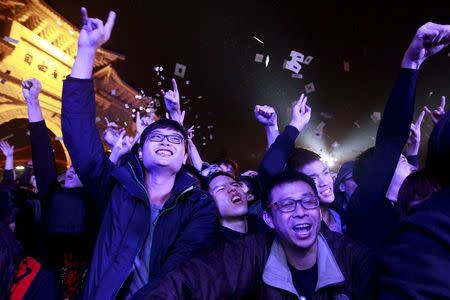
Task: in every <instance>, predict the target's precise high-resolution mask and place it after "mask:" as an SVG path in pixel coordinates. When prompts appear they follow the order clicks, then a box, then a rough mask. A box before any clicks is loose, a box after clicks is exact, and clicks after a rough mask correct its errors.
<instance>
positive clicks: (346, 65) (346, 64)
mask: <svg viewBox="0 0 450 300" xmlns="http://www.w3.org/2000/svg"><path fill="white" fill-rule="evenodd" d="M344 71H345V72H350V63H349V62H348V61H344Z"/></svg>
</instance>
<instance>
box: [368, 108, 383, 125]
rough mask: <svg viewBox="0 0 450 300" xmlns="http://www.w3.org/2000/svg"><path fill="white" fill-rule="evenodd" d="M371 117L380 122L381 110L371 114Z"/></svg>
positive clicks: (375, 121)
mask: <svg viewBox="0 0 450 300" xmlns="http://www.w3.org/2000/svg"><path fill="white" fill-rule="evenodd" d="M370 118H371V119H372V121H373V122H374V123H375V124H376V123H378V122H380V120H381V112H379V111H375V112H373V113H372V115H370Z"/></svg>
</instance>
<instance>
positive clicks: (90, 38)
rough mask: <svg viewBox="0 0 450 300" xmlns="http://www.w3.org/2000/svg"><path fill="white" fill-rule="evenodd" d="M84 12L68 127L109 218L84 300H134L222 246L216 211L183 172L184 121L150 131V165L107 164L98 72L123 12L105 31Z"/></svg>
mask: <svg viewBox="0 0 450 300" xmlns="http://www.w3.org/2000/svg"><path fill="white" fill-rule="evenodd" d="M81 12H82V21H83V27H82V29H81V32H80V35H79V39H78V53H77V56H76V59H75V62H74V65H73V68H72V74H71V75H70V77H68V78H67V79H66V80H65V81H64V87H63V96H62V103H63V104H62V106H63V107H62V128H63V137H64V142H65V144H66V146H67V149H68V151H69V154H70V156H71V158H72V161H73V165H74V167H75V170H76V172H77V174H78V175H79V177H80V179H81V181H82V182H83V184H84V185H85V186H86V188H87V189H88V190H89V191H90V192H91V194H92V195H94V196H95V197H94V199H95V200H96V201H97V202H98V205H99V206H100V207H102V211H103V219H102V224H101V227H100V232H99V234H98V237H97V242H96V246H95V250H94V255H93V258H92V261H91V265H90V269H89V273H88V276H87V278H86V280H85V283H84V287H83V299H112V298H116V297H119V298H120V297H125V298H129V297H131V296H132V295H133V294H134V293H135V292H136V291H137V290H138V289H140V288H141V287H142V286H144V285H145V284H154V283H157V282H158V279H159V278H160V276H162V275H164V274H165V273H167V272H169V271H170V270H172V269H174V268H176V267H177V266H178V265H179V264H180V263H181V262H183V261H184V260H185V259H186V258H188V257H191V256H192V255H193V254H195V253H197V251H199V250H200V249H201V248H204V247H208V246H210V245H211V244H212V243H214V239H215V232H216V211H215V206H214V202H213V201H211V200H210V199H209V197H208V195H207V194H206V193H205V192H203V191H201V190H199V189H198V188H197V187H196V186H195V180H194V179H193V178H192V177H190V176H189V175H187V174H185V173H184V172H180V169H181V166H182V164H183V163H184V162H185V160H186V158H187V157H186V141H187V135H186V131H185V130H184V128H183V127H182V126H181V125H180V124H179V123H178V122H176V121H173V120H167V119H164V120H159V121H156V122H153V123H152V124H151V125H149V126H148V127H147V128H146V129H145V130H144V131H143V132H142V134H141V137H140V151H141V152H142V161H141V160H140V159H139V157H138V155H137V154H135V153H130V154H129V155H128V156H127V158H126V162H125V163H123V164H121V166H120V167H117V166H116V165H115V164H114V163H112V162H111V161H110V160H109V159H108V158H107V156H106V154H105V152H104V150H103V146H102V144H101V141H100V138H99V136H98V132H97V128H96V125H95V98H94V97H95V91H94V85H93V80H92V69H93V63H94V57H95V52H96V50H97V49H98V48H99V47H100V46H101V45H102V44H104V43H105V42H106V41H107V40H108V39H109V37H110V34H111V31H112V28H113V25H114V20H115V13H114V12H110V14H109V17H108V20H107V22H106V23H105V24H103V22H102V21H101V20H99V19H93V18H89V17H88V16H87V11H86V9H85V8H82V10H81Z"/></svg>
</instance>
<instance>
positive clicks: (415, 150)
mask: <svg viewBox="0 0 450 300" xmlns="http://www.w3.org/2000/svg"><path fill="white" fill-rule="evenodd" d="M424 116H425V111H424V110H422V112H421V113H420V115H419V117H418V118H417V121H416V123H412V124H411V129H410V132H409V138H408V141H407V142H406V144H407V145H408V147H407V150H406V155H408V156H409V155H417V154H419V147H420V134H421V130H420V126H421V125H422V121H423V118H424Z"/></svg>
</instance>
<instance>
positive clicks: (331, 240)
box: [145, 171, 374, 300]
mask: <svg viewBox="0 0 450 300" xmlns="http://www.w3.org/2000/svg"><path fill="white" fill-rule="evenodd" d="M263 206H264V210H265V211H264V215H263V217H264V221H265V222H266V224H267V225H268V226H269V227H271V228H272V229H273V231H274V233H275V236H273V235H272V234H268V233H260V234H255V235H247V236H245V237H243V238H242V239H240V240H236V241H234V242H233V243H223V244H219V245H218V246H217V247H215V248H214V249H212V250H210V251H208V252H207V253H205V254H203V255H201V256H199V257H196V258H193V259H190V260H188V261H185V262H184V263H183V264H182V265H181V266H180V267H179V268H178V269H176V270H174V271H172V272H170V273H169V274H167V275H166V277H165V278H163V280H161V282H160V285H159V286H158V287H157V288H156V289H154V290H153V291H151V292H150V293H148V294H147V295H146V297H145V299H219V298H220V299H303V300H304V299H373V298H374V290H373V271H372V270H373V264H372V256H371V254H370V252H369V251H368V250H367V249H366V248H365V247H363V246H360V245H358V244H356V243H354V242H352V241H349V240H348V239H346V238H345V237H344V236H342V235H341V234H338V233H335V232H332V231H330V230H329V229H327V228H326V226H324V228H323V229H321V219H322V215H321V210H320V207H319V197H318V193H317V189H316V186H315V183H314V181H313V180H312V179H311V178H310V177H308V176H306V175H304V174H302V173H298V172H293V171H287V172H283V173H280V174H278V175H276V176H274V177H273V179H272V180H271V182H270V183H268V186H266V196H265V197H264V198H263Z"/></svg>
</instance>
